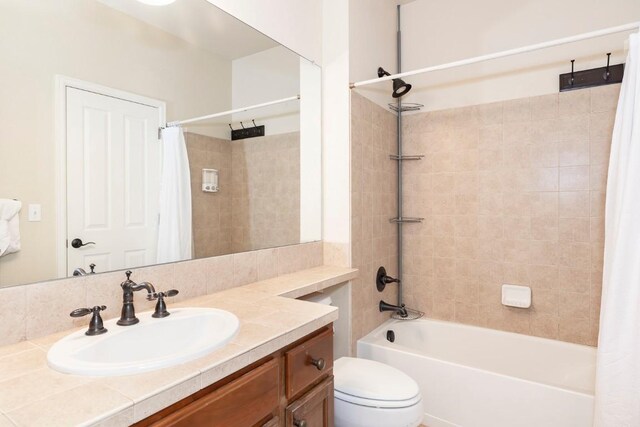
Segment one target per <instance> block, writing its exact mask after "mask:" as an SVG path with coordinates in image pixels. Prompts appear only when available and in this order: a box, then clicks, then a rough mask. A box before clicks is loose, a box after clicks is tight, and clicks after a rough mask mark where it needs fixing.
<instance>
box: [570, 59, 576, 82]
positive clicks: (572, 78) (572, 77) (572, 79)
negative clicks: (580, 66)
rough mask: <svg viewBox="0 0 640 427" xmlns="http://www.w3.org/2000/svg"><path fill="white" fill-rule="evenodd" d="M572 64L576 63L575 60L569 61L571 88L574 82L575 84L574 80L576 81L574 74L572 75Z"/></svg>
mask: <svg viewBox="0 0 640 427" xmlns="http://www.w3.org/2000/svg"><path fill="white" fill-rule="evenodd" d="M574 62H576V60H575V59H572V60H571V81H570V83H571V86H573V83H574V82H575V80H576V79H575V77H574V73H573V63H574Z"/></svg>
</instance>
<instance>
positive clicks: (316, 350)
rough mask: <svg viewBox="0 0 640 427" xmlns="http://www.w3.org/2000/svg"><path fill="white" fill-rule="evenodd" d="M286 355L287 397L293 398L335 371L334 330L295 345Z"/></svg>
mask: <svg viewBox="0 0 640 427" xmlns="http://www.w3.org/2000/svg"><path fill="white" fill-rule="evenodd" d="M284 357H285V366H286V368H285V369H286V373H285V377H286V384H287V389H286V392H287V399H292V398H294V397H295V396H296V395H298V394H299V393H300V392H302V391H304V390H305V389H307V388H308V387H309V385H311V384H313V383H314V382H317V381H318V379H320V378H323V377H325V376H326V373H327V372H332V371H333V330H331V329H328V330H325V331H324V332H322V333H320V334H319V335H317V336H315V337H313V338H311V339H309V340H307V341H305V342H303V343H301V344H299V345H297V346H295V347H293V348H292V349H291V350H289V351H287V352H285V355H284Z"/></svg>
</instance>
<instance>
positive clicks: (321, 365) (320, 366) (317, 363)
mask: <svg viewBox="0 0 640 427" xmlns="http://www.w3.org/2000/svg"><path fill="white" fill-rule="evenodd" d="M309 363H311V364H312V365H313V366H315V367H316V368H318V371H322V370H323V369H324V367H325V363H324V359H323V358H322V357H321V358H319V359H314V358H313V357H312V358H311V359H310V360H309ZM305 425H306V424H305Z"/></svg>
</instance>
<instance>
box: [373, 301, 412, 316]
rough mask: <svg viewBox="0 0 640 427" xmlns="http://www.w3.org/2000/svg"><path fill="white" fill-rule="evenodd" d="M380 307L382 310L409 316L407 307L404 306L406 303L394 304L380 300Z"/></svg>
mask: <svg viewBox="0 0 640 427" xmlns="http://www.w3.org/2000/svg"><path fill="white" fill-rule="evenodd" d="M378 308H379V309H380V311H381V312H382V311H393V312H395V313H398V314H399V315H400V316H402V317H407V316H408V313H407V309H406V308H405V307H404V304H401V305H393V304H388V303H386V302H384V301H382V300H380V304H379V305H378Z"/></svg>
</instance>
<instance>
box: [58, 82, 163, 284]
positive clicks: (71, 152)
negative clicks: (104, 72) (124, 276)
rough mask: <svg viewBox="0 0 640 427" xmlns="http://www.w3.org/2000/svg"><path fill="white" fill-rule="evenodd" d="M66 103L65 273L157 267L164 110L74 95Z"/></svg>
mask: <svg viewBox="0 0 640 427" xmlns="http://www.w3.org/2000/svg"><path fill="white" fill-rule="evenodd" d="M66 99H67V102H66V105H67V107H66V113H67V273H68V274H69V275H71V274H72V272H73V270H74V269H76V268H78V267H82V268H84V269H85V270H86V271H87V272H89V265H90V264H91V263H94V264H96V272H103V271H108V270H116V269H122V268H129V267H136V266H141V265H147V264H154V263H155V260H156V240H157V227H158V194H159V183H160V161H161V155H162V153H161V150H162V146H161V143H160V141H159V140H158V127H159V123H158V122H159V115H158V108H156V107H151V106H148V105H143V104H140V103H136V102H131V101H126V100H123V99H119V98H114V97H110V96H105V95H99V94H97V93H93V92H88V91H85V90H80V89H75V88H70V87H67V90H66ZM75 239H80V240H82V243H83V244H84V245H86V246H81V247H79V248H76V247H73V246H72V242H73V241H74V240H75ZM89 242H93V243H89ZM76 243H77V240H76Z"/></svg>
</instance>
